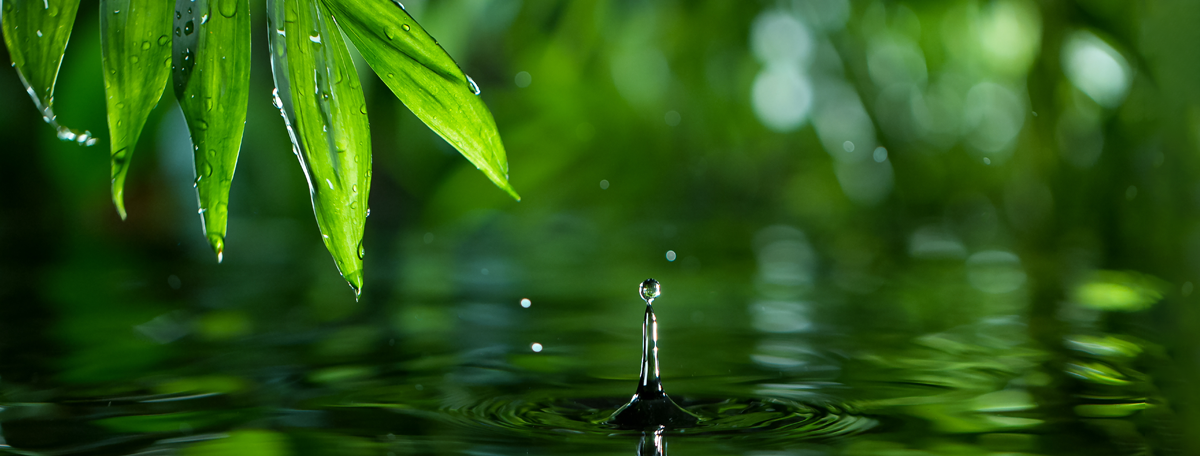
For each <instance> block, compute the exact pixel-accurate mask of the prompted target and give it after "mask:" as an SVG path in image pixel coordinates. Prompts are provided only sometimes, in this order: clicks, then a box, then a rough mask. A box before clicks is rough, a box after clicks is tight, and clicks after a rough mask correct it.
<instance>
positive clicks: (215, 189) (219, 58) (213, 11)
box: [172, 0, 251, 261]
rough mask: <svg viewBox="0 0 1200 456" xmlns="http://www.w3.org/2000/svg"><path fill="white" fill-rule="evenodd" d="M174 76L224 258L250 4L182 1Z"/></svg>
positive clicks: (212, 230) (205, 208) (246, 89)
mask: <svg viewBox="0 0 1200 456" xmlns="http://www.w3.org/2000/svg"><path fill="white" fill-rule="evenodd" d="M172 14H173V15H174V18H175V30H176V31H177V32H178V34H179V35H178V36H177V37H176V38H175V46H174V59H175V65H174V66H175V70H174V72H173V80H174V86H175V97H176V98H178V99H179V106H180V108H181V109H182V110H183V117H184V118H185V119H186V120H187V124H188V132H189V133H190V134H191V137H192V152H193V155H194V159H195V171H196V181H195V186H196V192H197V194H198V196H199V198H200V219H201V221H202V222H203V226H204V235H205V237H207V238H208V243H209V244H210V245H211V246H212V248H213V251H214V252H215V253H216V254H217V261H221V259H222V257H223V255H224V251H225V230H226V225H227V221H228V218H229V186H230V185H231V184H232V183H233V172H234V168H235V167H236V166H237V160H238V151H239V150H240V149H241V145H242V133H243V132H244V131H245V129H246V106H247V100H248V98H249V94H250V37H251V35H250V33H251V32H250V5H249V3H248V2H247V1H246V0H195V1H192V0H178V1H177V2H176V6H175V12H174V13H172Z"/></svg>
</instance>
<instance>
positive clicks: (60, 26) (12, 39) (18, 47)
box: [0, 0, 96, 146]
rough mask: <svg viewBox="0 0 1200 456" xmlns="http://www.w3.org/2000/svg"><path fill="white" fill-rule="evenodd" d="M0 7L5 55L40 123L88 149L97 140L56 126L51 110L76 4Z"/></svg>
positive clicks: (26, 2)
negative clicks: (29, 99)
mask: <svg viewBox="0 0 1200 456" xmlns="http://www.w3.org/2000/svg"><path fill="white" fill-rule="evenodd" d="M0 3H3V5H4V11H3V13H2V15H0V23H2V25H3V28H4V44H5V45H6V46H8V54H9V55H10V56H11V57H12V61H13V67H15V68H16V69H17V75H18V76H20V78H21V83H23V84H25V91H27V92H29V96H30V97H33V103H34V104H35V105H37V108H38V111H41V112H42V119H45V121H46V122H47V123H49V124H50V125H51V126H52V127H54V129H55V130H56V131H57V133H58V137H59V138H60V139H63V140H67V141H75V142H77V143H79V144H84V145H88V146H90V145H92V144H95V143H96V138H95V137H93V136H92V134H91V132H88V131H83V132H79V131H75V130H71V129H69V128H67V127H64V126H62V125H59V124H58V120H57V118H56V117H55V115H54V109H53V106H52V105H53V104H54V83H55V81H56V80H58V67H59V65H61V64H62V59H63V53H65V52H66V51H67V40H69V39H70V38H71V27H72V26H73V25H75V13H76V12H78V10H79V0H5V1H3V2H0Z"/></svg>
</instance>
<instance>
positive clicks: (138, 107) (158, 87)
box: [100, 0, 171, 219]
mask: <svg viewBox="0 0 1200 456" xmlns="http://www.w3.org/2000/svg"><path fill="white" fill-rule="evenodd" d="M170 14H171V5H170V3H167V2H163V1H161V0H100V42H101V55H102V61H103V66H104V93H105V95H106V96H107V100H108V101H107V102H108V131H109V135H110V136H111V141H110V143H111V145H112V148H111V149H110V150H111V154H112V156H111V158H112V199H113V205H115V206H116V207H117V213H119V214H121V219H124V218H125V197H124V194H125V190H124V189H125V174H126V173H127V172H128V171H129V160H130V158H131V157H132V156H133V149H134V146H136V145H137V141H138V136H140V135H141V134H142V127H144V126H145V125H146V118H147V117H148V116H150V110H152V109H154V106H155V105H157V104H158V99H159V98H160V97H162V93H163V87H165V86H166V84H167V76H169V75H170V74H171V36H170V33H171V16H170Z"/></svg>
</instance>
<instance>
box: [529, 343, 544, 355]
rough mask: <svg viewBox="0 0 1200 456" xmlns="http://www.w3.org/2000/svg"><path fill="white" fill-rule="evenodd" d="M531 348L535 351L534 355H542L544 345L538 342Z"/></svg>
mask: <svg viewBox="0 0 1200 456" xmlns="http://www.w3.org/2000/svg"><path fill="white" fill-rule="evenodd" d="M529 348H530V349H531V350H533V352H534V353H541V352H542V344H539V343H537V342H534V343H533V345H530V346H529Z"/></svg>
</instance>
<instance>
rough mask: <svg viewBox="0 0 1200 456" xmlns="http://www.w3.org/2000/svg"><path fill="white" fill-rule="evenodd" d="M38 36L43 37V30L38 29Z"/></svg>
mask: <svg viewBox="0 0 1200 456" xmlns="http://www.w3.org/2000/svg"><path fill="white" fill-rule="evenodd" d="M37 36H38V38H41V37H42V31H41V30H38V31H37Z"/></svg>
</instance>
